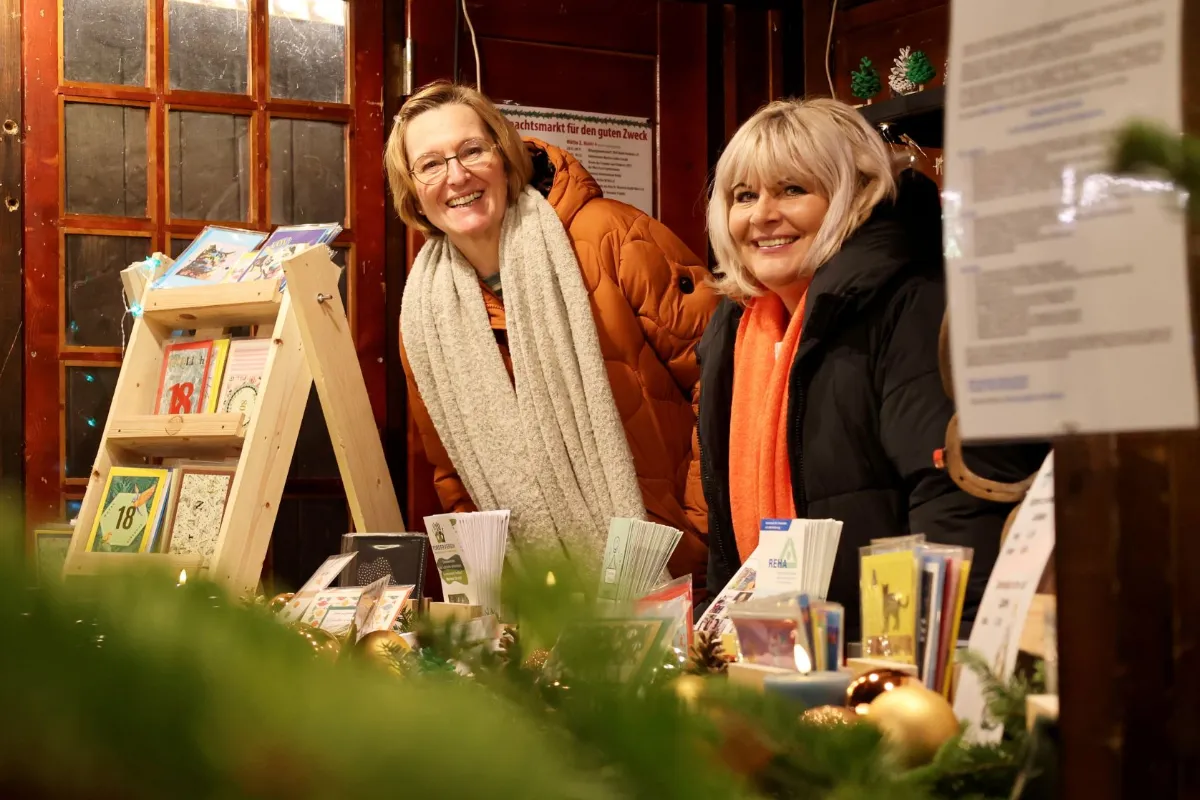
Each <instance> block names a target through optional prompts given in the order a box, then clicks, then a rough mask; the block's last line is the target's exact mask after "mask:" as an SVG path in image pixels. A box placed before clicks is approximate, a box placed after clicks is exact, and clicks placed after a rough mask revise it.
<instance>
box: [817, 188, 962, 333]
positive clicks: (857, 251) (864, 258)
mask: <svg viewBox="0 0 1200 800" xmlns="http://www.w3.org/2000/svg"><path fill="white" fill-rule="evenodd" d="M941 225H942V222H941V201H940V198H939V195H938V189H937V185H936V184H935V183H934V182H933V181H931V180H930V179H929V178H927V177H925V176H924V175H921V174H920V173H918V172H915V171H913V170H905V171H904V172H902V173H901V174H900V176H899V178H898V179H897V196H896V200H895V201H893V202H886V203H882V204H880V205H879V206H877V207H876V208H875V210H874V211H872V212H871V216H870V217H868V219H867V221H866V222H864V223H863V224H862V225H861V226H860V227H859V229H858V230H856V231H855V232H854V233H853V234H851V235H850V237H849V238H848V239H847V240H846V242H845V243H844V244H843V245H842V248H841V249H840V250H839V251H838V252H837V253H836V254H835V255H834V256H833V258H831V259H829V261H828V262H826V263H825V264H824V265H822V266H821V267H820V268H819V269H818V270H817V272H816V274H815V275H814V276H813V281H812V284H811V285H810V286H809V290H808V296H807V298H806V300H805V310H804V314H805V319H804V333H803V340H804V343H802V344H801V348H800V349H801V353H803V352H804V351H805V350H807V349H810V347H811V344H810V342H812V343H815V341H814V340H817V339H820V338H821V336H822V335H823V334H824V333H826V332H828V331H829V329H830V328H831V327H832V326H833V325H834V324H835V323H836V322H837V320H838V319H839V318H840V317H842V315H844V314H847V313H853V312H856V311H861V310H862V309H863V308H865V307H866V306H867V305H869V304H870V303H871V301H872V300H873V299H874V298H875V297H876V295H878V294H879V292H880V291H882V290H883V289H885V288H886V287H887V286H888V285H889V284H890V283H891V282H892V280H893V279H895V278H896V277H897V276H898V275H900V274H901V273H905V272H907V271H909V270H912V269H921V268H930V267H933V266H936V267H938V268H940V266H941V246H942V234H941ZM805 345H808V346H807V347H806V346H805Z"/></svg>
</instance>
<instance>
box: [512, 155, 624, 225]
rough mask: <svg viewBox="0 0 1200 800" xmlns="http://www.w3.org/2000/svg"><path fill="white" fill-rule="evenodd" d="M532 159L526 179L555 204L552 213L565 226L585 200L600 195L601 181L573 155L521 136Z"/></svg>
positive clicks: (569, 222)
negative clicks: (531, 166) (530, 173)
mask: <svg viewBox="0 0 1200 800" xmlns="http://www.w3.org/2000/svg"><path fill="white" fill-rule="evenodd" d="M524 142H525V149H526V150H528V151H529V156H530V158H531V159H532V160H533V177H532V178H530V180H529V183H530V185H531V186H533V188H535V189H537V190H538V191H539V192H541V194H542V196H543V197H545V198H546V200H547V201H549V203H550V205H552V206H554V211H555V213H557V214H558V218H559V219H560V220H562V224H563V225H564V226H565V227H567V228H568V229H569V228H570V227H571V222H572V221H573V220H574V219H575V215H576V214H578V213H579V210H580V209H582V208H583V207H584V206H585V205H586V204H587V203H588V202H590V201H592V200H594V199H596V198H597V197H603V196H604V193H603V192H602V191H601V190H600V184H598V183H596V179H595V178H593V177H592V176H591V173H589V172H588V171H587V170H586V169H584V166H583V164H581V163H579V160H578V159H577V158H575V156H573V155H571V154H570V153H568V152H567V151H566V150H562V149H560V148H558V147H555V146H554V145H552V144H547V143H546V142H543V141H542V140H541V139H534V138H526V139H524Z"/></svg>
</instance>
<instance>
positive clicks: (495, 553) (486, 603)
mask: <svg viewBox="0 0 1200 800" xmlns="http://www.w3.org/2000/svg"><path fill="white" fill-rule="evenodd" d="M508 520H509V512H508V511H474V512H471V513H467V514H435V515H433V516H428V517H425V530H427V531H428V532H429V545H430V547H431V548H432V549H433V559H434V563H435V564H436V565H437V570H438V575H439V577H441V579H442V593H443V595H444V596H445V598H446V602H447V603H463V604H466V605H477V606H480V607H482V608H483V613H484V614H497V613H499V611H500V577H501V574H502V573H503V571H504V551H505V549H506V548H507V546H508Z"/></svg>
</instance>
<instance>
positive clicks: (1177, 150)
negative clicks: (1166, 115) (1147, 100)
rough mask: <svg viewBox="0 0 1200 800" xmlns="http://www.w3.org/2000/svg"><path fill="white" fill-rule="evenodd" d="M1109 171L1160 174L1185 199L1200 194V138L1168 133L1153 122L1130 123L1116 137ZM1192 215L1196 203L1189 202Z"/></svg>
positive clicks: (1199, 208) (1199, 209) (1197, 208)
mask: <svg viewBox="0 0 1200 800" xmlns="http://www.w3.org/2000/svg"><path fill="white" fill-rule="evenodd" d="M1111 161H1112V164H1111V168H1112V170H1113V171H1114V172H1117V173H1122V174H1130V173H1146V172H1152V173H1160V174H1163V175H1165V176H1166V177H1168V178H1170V179H1171V181H1172V182H1173V183H1174V184H1175V185H1176V186H1177V187H1179V188H1181V189H1184V190H1185V191H1187V192H1188V195H1189V198H1195V197H1196V196H1197V193H1200V139H1197V138H1196V137H1194V136H1186V135H1185V136H1179V135H1177V134H1173V133H1170V132H1168V131H1167V130H1166V129H1165V128H1163V127H1162V126H1161V125H1159V124H1157V123H1150V122H1142V121H1134V122H1131V123H1129V124H1128V125H1126V126H1125V127H1124V128H1122V129H1121V130H1120V131H1119V132H1118V134H1117V140H1116V144H1115V146H1114V148H1113V152H1112V158H1111ZM1189 206H1190V209H1191V212H1192V214H1193V215H1195V214H1200V203H1197V202H1194V201H1193V200H1189Z"/></svg>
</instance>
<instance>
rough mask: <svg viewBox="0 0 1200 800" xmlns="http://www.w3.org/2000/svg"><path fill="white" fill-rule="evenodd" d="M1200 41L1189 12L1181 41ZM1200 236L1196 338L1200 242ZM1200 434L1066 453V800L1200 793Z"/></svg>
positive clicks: (1061, 550)
mask: <svg viewBox="0 0 1200 800" xmlns="http://www.w3.org/2000/svg"><path fill="white" fill-rule="evenodd" d="M1197 36H1200V6H1197V5H1196V4H1194V3H1185V4H1184V5H1183V31H1182V41H1184V42H1188V41H1195V39H1196V37H1197ZM1183 62H1184V63H1183V87H1184V98H1183V100H1184V102H1183V119H1184V128H1185V130H1187V131H1189V132H1190V133H1192V134H1193V135H1195V134H1200V93H1198V90H1200V52H1198V51H1196V50H1195V49H1194V48H1191V49H1189V48H1187V47H1184V48H1183ZM1190 233H1191V235H1190V237H1189V253H1188V267H1189V270H1188V271H1189V281H1190V287H1189V292H1190V296H1191V312H1192V325H1193V330H1200V322H1198V320H1197V314H1198V311H1200V244H1198V243H1200V238H1197V236H1196V230H1195V228H1193V229H1192V231H1191V232H1190ZM1197 485H1200V432H1197V431H1186V432H1173V433H1145V434H1123V435H1116V436H1112V435H1096V436H1082V437H1070V438H1064V439H1062V440H1060V441H1059V442H1057V443H1056V445H1055V493H1056V502H1055V507H1056V526H1057V546H1056V549H1055V571H1056V581H1057V590H1058V634H1059V647H1058V650H1059V693H1060V694H1059V697H1060V701H1061V713H1060V716H1059V725H1060V728H1061V733H1062V735H1061V737H1060V742H1061V747H1062V750H1061V756H1060V757H1061V776H1060V777H1061V782H1060V790H1059V793H1060V796H1062V797H1087V798H1090V800H1107V799H1108V798H1118V797H1120V798H1125V797H1132V798H1141V797H1154V798H1164V799H1165V798H1184V797H1195V796H1197V793H1198V791H1200V682H1198V679H1197V675H1198V674H1200V672H1198V670H1200V577H1197V575H1198V573H1200V538H1198V537H1197V534H1196V531H1197V529H1198V528H1200V496H1198V495H1200V493H1198V492H1197V491H1196V487H1197Z"/></svg>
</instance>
